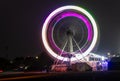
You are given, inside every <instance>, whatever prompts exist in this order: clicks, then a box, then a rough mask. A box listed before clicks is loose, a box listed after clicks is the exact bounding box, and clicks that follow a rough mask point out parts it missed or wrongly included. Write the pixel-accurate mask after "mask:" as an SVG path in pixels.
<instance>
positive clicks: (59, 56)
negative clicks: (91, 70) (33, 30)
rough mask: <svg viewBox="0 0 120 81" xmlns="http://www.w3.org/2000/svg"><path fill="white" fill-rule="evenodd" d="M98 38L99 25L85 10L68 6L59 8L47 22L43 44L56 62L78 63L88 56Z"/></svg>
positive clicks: (43, 29)
mask: <svg viewBox="0 0 120 81" xmlns="http://www.w3.org/2000/svg"><path fill="white" fill-rule="evenodd" d="M97 38H98V30H97V25H96V22H95V20H94V19H93V17H92V16H91V15H90V13H88V12H87V11H86V10H85V9H83V8H81V7H78V6H73V5H68V6H63V7H60V8H57V9H56V10H54V11H53V12H52V13H51V14H50V15H49V16H48V17H47V18H46V20H45V22H44V24H43V28H42V42H43V45H44V47H45V49H46V51H47V52H48V54H49V55H50V56H51V57H52V58H53V59H55V60H60V61H69V59H70V60H71V62H72V61H77V60H80V59H82V58H84V57H85V56H87V55H88V54H89V53H90V52H91V51H92V50H93V48H94V46H95V44H96V42H97Z"/></svg>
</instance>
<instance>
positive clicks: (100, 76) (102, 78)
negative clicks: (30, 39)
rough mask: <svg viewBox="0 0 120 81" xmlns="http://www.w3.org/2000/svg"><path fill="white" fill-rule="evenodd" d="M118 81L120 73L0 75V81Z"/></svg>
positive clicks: (17, 73) (25, 73)
mask: <svg viewBox="0 0 120 81" xmlns="http://www.w3.org/2000/svg"><path fill="white" fill-rule="evenodd" d="M8 80H11V81H13V80H17V81H18V80H21V81H22V80H27V81H31V80H34V81H120V71H106V72H64V73H62V72H61V73H56V72H49V73H44V72H11V73H10V72H8V73H2V74H0V81H8Z"/></svg>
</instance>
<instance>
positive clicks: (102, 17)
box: [0, 0, 120, 58]
mask: <svg viewBox="0 0 120 81" xmlns="http://www.w3.org/2000/svg"><path fill="white" fill-rule="evenodd" d="M64 5H77V6H82V7H83V8H86V9H87V10H88V11H90V13H91V14H93V16H94V18H95V20H96V22H97V24H98V26H99V30H100V40H99V45H98V47H97V50H96V53H99V54H106V53H107V52H114V51H116V50H117V49H118V48H120V42H119V41H120V36H119V35H120V0H1V1H0V57H1V56H2V57H5V56H8V57H9V58H13V57H16V56H35V55H38V54H40V52H41V51H42V44H41V41H40V37H41V35H40V34H41V28H42V25H43V23H44V21H45V18H46V17H47V16H48V15H49V14H50V13H51V12H52V11H53V10H54V9H56V8H58V7H60V6H64Z"/></svg>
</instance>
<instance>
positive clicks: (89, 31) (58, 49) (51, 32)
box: [48, 12, 93, 52]
mask: <svg viewBox="0 0 120 81" xmlns="http://www.w3.org/2000/svg"><path fill="white" fill-rule="evenodd" d="M70 16H73V17H77V18H79V19H81V20H82V21H83V22H84V23H85V25H86V26H87V29H88V37H87V40H88V41H91V40H92V36H93V35H92V26H91V23H90V22H89V20H88V19H87V18H86V17H85V16H83V15H82V14H77V13H74V12H67V13H62V14H60V17H59V18H58V19H57V22H59V21H60V20H61V19H63V18H65V17H70ZM51 20H52V18H51ZM57 22H56V23H55V24H54V26H53V27H55V25H56V24H57ZM53 27H50V30H49V32H50V33H49V34H48V37H49V39H50V43H51V44H52V47H53V48H54V49H55V50H57V51H59V52H61V51H62V50H61V49H60V48H59V47H58V46H57V45H56V44H55V41H54V40H53ZM51 35H52V38H51Z"/></svg>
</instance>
